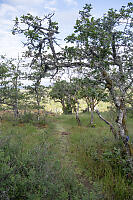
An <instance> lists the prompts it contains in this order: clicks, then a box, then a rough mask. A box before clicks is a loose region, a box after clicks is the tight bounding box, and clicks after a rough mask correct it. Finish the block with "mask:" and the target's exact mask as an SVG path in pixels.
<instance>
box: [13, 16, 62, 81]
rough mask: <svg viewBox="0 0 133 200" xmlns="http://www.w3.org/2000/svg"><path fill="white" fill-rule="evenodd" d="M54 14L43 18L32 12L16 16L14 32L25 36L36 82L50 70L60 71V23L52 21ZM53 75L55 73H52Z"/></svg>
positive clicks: (27, 53)
mask: <svg viewBox="0 0 133 200" xmlns="http://www.w3.org/2000/svg"><path fill="white" fill-rule="evenodd" d="M53 15H54V14H48V15H46V16H44V17H43V18H40V17H38V16H36V17H34V16H33V15H31V14H27V15H23V16H21V17H20V18H18V17H16V19H15V25H14V27H13V30H12V33H13V34H14V35H15V34H22V35H24V37H25V42H24V46H25V47H26V50H25V57H26V58H30V59H29V60H30V61H29V66H30V69H31V70H32V71H33V72H36V76H35V78H36V84H37V85H38V83H39V82H41V80H42V78H45V77H46V76H47V73H48V72H51V73H55V70H56V72H57V71H58V64H59V60H58V54H57V53H56V51H55V46H56V45H57V42H56V35H57V34H58V33H59V32H58V24H57V23H56V22H53V21H52V17H53ZM52 75H53V74H52Z"/></svg>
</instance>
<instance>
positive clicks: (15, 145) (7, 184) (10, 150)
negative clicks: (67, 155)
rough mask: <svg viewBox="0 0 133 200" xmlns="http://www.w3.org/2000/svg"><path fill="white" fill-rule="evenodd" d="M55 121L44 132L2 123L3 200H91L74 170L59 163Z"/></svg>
mask: <svg viewBox="0 0 133 200" xmlns="http://www.w3.org/2000/svg"><path fill="white" fill-rule="evenodd" d="M51 122H52V120H51V119H50V120H48V121H47V128H44V129H38V128H37V127H36V126H35V125H34V123H33V124H32V123H28V124H27V123H24V124H22V123H21V124H20V123H15V124H14V121H11V120H10V121H4V122H2V124H1V126H0V132H1V135H0V180H1V181H0V199H2V200H6V199H13V200H44V199H46V200H68V199H72V200H79V199H84V200H88V193H87V190H86V188H85V187H84V186H83V185H82V184H81V183H80V182H79V181H78V179H77V177H76V176H75V174H74V173H73V169H72V167H71V168H69V170H68V169H67V168H66V166H65V165H64V166H62V164H61V161H60V160H59V157H58V152H59V151H60V150H59V146H57V145H58V144H59V141H58V138H57V136H56V134H55V133H54V124H53V123H51ZM20 125H21V126H20Z"/></svg>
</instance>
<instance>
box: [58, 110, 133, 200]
mask: <svg viewBox="0 0 133 200" xmlns="http://www.w3.org/2000/svg"><path fill="white" fill-rule="evenodd" d="M104 117H106V118H107V119H109V114H108V113H105V114H104ZM80 119H81V123H82V126H81V127H78V126H77V123H76V120H75V117H74V115H72V116H69V115H68V116H60V117H59V118H58V121H59V123H60V125H62V127H64V128H65V129H66V130H67V131H69V132H71V134H70V136H69V155H70V157H71V159H72V160H75V162H76V166H78V171H80V173H81V174H82V175H83V176H85V179H87V180H88V184H89V182H90V183H92V190H91V191H90V198H91V199H116V200H117V199H121V200H122V199H123V200H127V199H132V196H133V184H132V181H131V178H130V171H128V168H127V167H126V163H125V160H124V158H122V157H121V154H120V144H118V143H117V142H116V141H115V139H114V137H113V135H112V133H111V132H110V129H109V127H108V126H107V125H106V124H105V123H104V122H103V121H101V120H100V119H99V118H98V117H97V116H96V115H95V124H96V127H95V128H91V127H89V126H88V124H89V123H88V115H87V114H81V115H80ZM132 121H133V120H132V119H128V120H127V124H128V130H129V135H130V142H131V141H132V138H133V135H132V131H131V130H132V128H133V124H132ZM99 188H100V189H99ZM99 190H100V191H99Z"/></svg>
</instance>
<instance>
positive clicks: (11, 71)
mask: <svg viewBox="0 0 133 200" xmlns="http://www.w3.org/2000/svg"><path fill="white" fill-rule="evenodd" d="M91 9H92V7H91V5H88V4H86V5H85V6H84V8H83V10H82V11H80V12H79V14H80V17H79V19H77V21H76V25H75V26H74V33H72V34H71V35H70V36H68V37H67V38H66V39H65V41H66V42H67V43H66V46H65V48H61V50H60V51H59V50H58V51H57V50H56V49H57V48H56V46H57V45H58V44H57V40H56V37H57V34H58V33H59V31H58V29H59V27H58V23H57V22H54V21H53V14H49V15H45V16H44V17H43V18H40V17H38V16H35V17H34V16H32V15H31V14H27V15H23V16H21V17H20V18H18V17H16V19H15V24H14V27H13V30H12V33H13V34H14V35H16V34H21V35H23V36H24V38H25V39H24V46H25V47H26V51H25V52H24V55H23V57H22V59H20V58H18V59H16V60H13V59H8V58H6V57H4V56H1V58H0V61H1V62H0V103H1V105H3V104H4V105H7V106H9V107H11V108H12V110H13V111H14V117H15V118H16V119H17V117H18V116H19V105H20V104H21V102H22V101H23V100H24V98H25V95H24V93H25V92H22V91H21V89H22V88H24V87H23V85H22V81H21V80H25V81H27V80H28V81H31V82H32V84H31V85H29V86H28V81H27V87H26V88H24V90H25V91H26V96H28V94H30V95H33V96H34V99H35V104H36V108H37V110H38V119H39V110H40V108H41V104H40V103H41V100H42V98H43V97H44V96H45V95H46V94H45V92H44V87H43V85H42V84H41V81H42V79H44V80H45V78H46V77H48V76H49V77H51V78H53V77H54V76H55V75H56V74H57V73H59V72H60V71H61V70H63V69H65V68H72V69H73V68H75V69H77V72H78V73H82V78H81V79H78V78H77V77H75V79H72V80H71V81H69V82H68V81H65V80H61V81H57V82H56V83H55V84H54V86H52V88H51V89H49V90H50V96H51V98H52V99H54V100H55V101H59V102H60V103H61V104H62V108H63V113H64V114H70V113H72V112H75V113H76V119H77V121H78V124H79V125H81V122H80V119H79V99H85V101H86V103H87V106H88V108H89V109H90V110H91V120H90V124H93V112H94V111H95V106H96V105H97V104H98V103H99V101H101V100H103V101H106V100H107V99H108V101H109V102H110V103H111V104H112V105H113V108H114V110H115V114H116V119H115V120H114V122H113V123H111V122H109V121H107V120H106V119H104V118H103V117H102V116H101V114H100V113H99V111H98V110H96V113H97V114H98V115H99V117H100V118H101V119H102V120H104V121H105V122H106V123H107V124H108V125H109V126H110V129H111V131H112V133H113V135H114V137H115V138H116V140H117V141H121V148H124V150H125V154H126V156H127V160H126V161H127V162H128V163H129V165H130V168H131V169H132V171H133V155H132V153H131V147H130V145H129V140H130V138H129V137H128V130H127V124H126V118H127V117H126V114H127V112H126V107H127V103H130V104H131V105H132V97H131V96H132V95H131V91H132V83H133V3H128V5H127V6H122V8H121V9H120V10H119V11H117V10H114V9H110V10H109V11H108V12H107V13H106V14H104V15H103V17H101V18H95V17H93V16H92V15H91ZM14 37H15V36H14ZM67 44H68V45H67ZM69 44H71V45H69ZM23 59H25V60H26V63H24V62H22V60H23ZM27 67H28V70H25V69H26V68H27ZM107 96H108V98H107ZM32 98H33V97H32ZM29 102H30V101H29Z"/></svg>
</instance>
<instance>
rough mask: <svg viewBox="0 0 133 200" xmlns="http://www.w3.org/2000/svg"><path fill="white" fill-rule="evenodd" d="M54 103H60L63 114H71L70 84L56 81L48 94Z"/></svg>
mask: <svg viewBox="0 0 133 200" xmlns="http://www.w3.org/2000/svg"><path fill="white" fill-rule="evenodd" d="M49 95H50V97H51V98H52V99H53V100H54V101H55V102H60V103H61V105H62V110H63V113H64V114H72V108H73V103H74V102H73V99H72V91H71V88H70V83H68V82H66V81H65V80H62V81H57V82H56V83H55V84H54V85H53V87H52V88H51V91H50V93H49Z"/></svg>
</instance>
